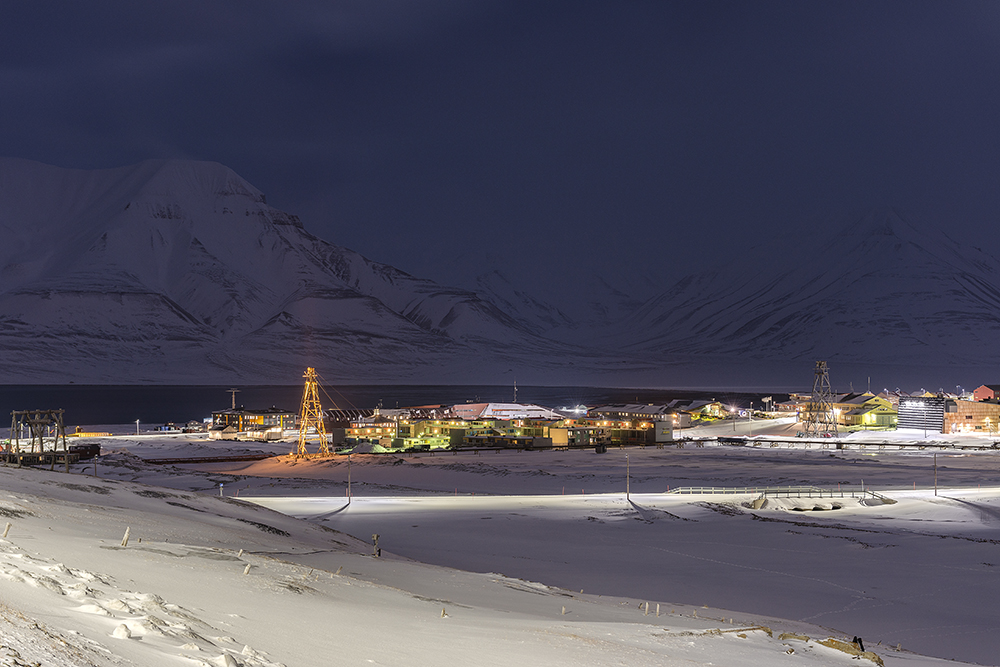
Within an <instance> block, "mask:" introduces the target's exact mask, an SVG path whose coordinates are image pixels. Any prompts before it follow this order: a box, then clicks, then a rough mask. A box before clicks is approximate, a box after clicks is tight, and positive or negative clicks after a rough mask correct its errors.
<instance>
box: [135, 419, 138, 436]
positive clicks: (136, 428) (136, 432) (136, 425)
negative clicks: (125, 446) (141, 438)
mask: <svg viewBox="0 0 1000 667" xmlns="http://www.w3.org/2000/svg"><path fill="white" fill-rule="evenodd" d="M135 434H136V435H139V420H138V419H136V420H135Z"/></svg>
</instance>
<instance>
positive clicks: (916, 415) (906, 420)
mask: <svg viewBox="0 0 1000 667" xmlns="http://www.w3.org/2000/svg"><path fill="white" fill-rule="evenodd" d="M946 400H948V399H946V398H944V397H943V396H900V397H899V421H898V427H899V428H907V429H917V430H922V431H927V432H931V433H941V432H942V431H943V430H944V411H945V401H946Z"/></svg>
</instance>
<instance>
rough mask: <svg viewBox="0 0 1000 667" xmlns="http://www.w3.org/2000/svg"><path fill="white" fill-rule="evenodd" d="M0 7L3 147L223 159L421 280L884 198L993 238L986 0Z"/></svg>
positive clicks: (698, 249) (710, 239) (743, 229)
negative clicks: (484, 262) (488, 263)
mask: <svg viewBox="0 0 1000 667" xmlns="http://www.w3.org/2000/svg"><path fill="white" fill-rule="evenodd" d="M0 7H2V10H0V11H2V16H0V19H2V20H0V89H2V91H3V95H2V96H0V117H2V118H3V119H4V122H3V123H2V124H0V146H2V147H3V148H2V152H3V153H6V154H9V155H14V156H18V157H26V158H31V159H37V160H41V161H44V162H50V163H54V164H59V165H65V166H78V167H103V166H116V165H120V164H125V163H130V162H135V161H138V160H141V159H145V158H149V157H189V158H196V159H206V160H215V161H219V162H223V163H225V164H227V165H229V166H231V167H232V168H234V169H235V170H236V171H237V172H239V173H241V174H243V175H244V176H245V177H247V178H248V179H249V180H251V181H252V182H253V183H254V184H255V185H257V186H258V187H260V188H262V189H263V190H265V191H266V192H267V193H268V195H269V200H270V201H271V202H273V203H275V204H276V205H278V206H279V207H282V208H285V209H287V210H291V211H293V212H297V213H300V214H301V215H302V216H303V218H304V219H305V221H306V224H307V225H308V226H309V227H310V228H311V229H313V230H314V231H316V232H317V233H318V234H319V235H321V236H323V237H324V238H327V239H328V240H331V241H333V242H336V243H341V244H343V245H347V246H349V247H352V248H354V249H357V250H359V251H361V252H363V253H365V254H367V255H369V256H371V257H373V258H376V259H380V260H383V261H387V262H390V263H393V264H395V265H397V266H400V267H401V268H404V269H406V270H410V271H413V272H416V273H421V274H428V275H431V276H432V277H439V278H443V279H449V278H450V277H451V275H450V273H449V272H453V271H457V270H458V269H460V268H461V267H462V266H463V262H462V261H458V260H457V259H455V258H456V257H457V256H468V255H473V256H479V255H480V253H482V255H483V256H485V254H486V253H489V254H490V257H492V258H494V260H493V261H498V260H497V259H496V258H500V259H499V261H504V263H505V264H507V265H511V266H519V267H520V269H519V270H523V267H524V266H525V265H527V266H536V267H538V266H544V267H547V268H548V269H549V270H550V271H551V276H549V277H550V278H551V279H553V280H558V279H559V276H563V277H567V276H568V277H570V278H572V277H573V276H575V275H576V273H577V272H579V271H580V270H581V267H583V266H595V265H602V266H603V268H604V269H605V270H614V269H615V268H616V267H620V268H627V269H628V270H633V269H635V270H639V269H641V270H643V271H652V272H653V273H654V274H669V273H670V272H671V271H675V270H676V271H680V270H686V269H689V268H692V267H695V266H698V265H700V264H702V263H704V262H705V261H708V258H707V257H706V255H705V253H704V252H703V251H704V250H705V248H707V247H708V246H709V245H710V244H719V243H725V240H726V239H744V240H745V239H746V238H748V237H749V236H752V235H755V234H762V233H772V232H775V231H780V230H787V231H789V232H791V233H801V232H802V221H803V220H807V219H813V218H814V217H815V216H816V215H817V214H828V213H832V214H838V213H844V212H847V211H852V210H855V209H865V208H868V207H872V206H885V205H892V206H896V207H900V208H902V209H905V210H910V211H913V212H914V214H916V215H919V216H923V217H926V218H928V219H931V220H938V221H941V224H948V225H952V224H955V222H956V221H960V222H961V224H963V225H965V226H966V228H968V229H969V230H971V231H973V232H974V233H976V234H981V235H983V236H984V238H987V239H990V240H993V241H996V240H1000V239H997V236H996V234H995V233H994V231H993V229H994V228H995V227H996V225H995V221H996V218H997V212H998V210H1000V189H998V188H997V185H996V184H997V182H998V178H1000V173H998V171H1000V161H998V159H997V157H998V148H1000V146H998V139H1000V137H998V131H1000V129H998V128H1000V124H998V122H997V120H998V112H1000V100H998V95H1000V93H998V91H997V88H996V86H995V82H996V81H997V80H1000V78H998V75H1000V58H998V53H1000V52H998V50H997V48H996V47H997V35H998V31H997V28H998V19H1000V16H998V15H1000V10H998V9H997V6H996V5H995V4H993V3H989V2H955V3H941V2H907V3H899V2H827V3H816V2H813V3H802V2H764V3H744V2H710V1H705V0H699V1H697V2H671V3H662V2H630V3H598V2H579V1H574V2H565V3H535V2H524V3H519V2H496V3H470V2H460V1H457V0H456V1H455V2H418V3H415V2H406V1H403V0H399V1H397V2H372V1H371V0H358V1H356V2H314V3H307V2H302V3H286V4H283V5H276V4H274V3H264V2H205V1H200V2H169V3H168V2H161V3H124V2H122V3H109V2H103V3H44V2H39V3H4V4H3V5H2V6H0ZM504 258H506V259H504ZM468 264H469V263H468V262H465V263H464V265H468ZM478 264H479V263H477V262H472V268H476V267H477V265H478ZM462 270H465V269H462ZM619 270H620V269H619ZM566 279H569V278H566Z"/></svg>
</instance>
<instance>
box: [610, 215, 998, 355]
mask: <svg viewBox="0 0 1000 667" xmlns="http://www.w3.org/2000/svg"><path fill="white" fill-rule="evenodd" d="M804 236H806V237H808V236H810V234H808V233H806V234H804ZM614 339H615V340H616V341H617V342H619V343H620V344H622V345H624V346H626V347H627V348H628V349H631V350H636V351H642V352H644V353H654V354H657V355H663V356H668V355H676V356H681V357H683V356H705V357H728V358H731V359H734V360H742V361H743V362H748V361H753V360H758V361H767V360H782V361H786V360H801V362H802V363H803V364H805V363H808V362H809V360H812V359H831V360H842V361H848V362H851V363H868V364H881V365H886V364H900V365H906V364H910V365H914V364H942V365H943V364H958V365H969V364H978V363H982V362H983V360H985V359H991V358H992V355H993V350H994V349H995V347H996V344H997V342H998V341H1000V262H998V261H997V260H996V259H995V258H993V257H992V256H990V255H988V254H987V253H985V252H983V251H981V250H979V249H976V248H968V247H963V246H960V245H959V244H957V243H956V242H955V241H953V240H952V239H951V238H949V237H948V236H947V235H945V234H944V233H942V232H940V231H939V230H935V229H932V228H927V227H923V226H919V225H915V224H913V223H910V222H908V221H906V220H904V219H903V218H901V217H900V216H899V215H898V214H896V213H895V212H892V211H889V212H880V213H872V214H869V215H867V216H865V217H864V218H862V219H860V220H858V221H856V222H855V223H853V224H851V225H848V226H847V227H846V228H845V229H843V230H837V231H835V232H833V233H830V234H829V235H828V238H827V239H826V240H825V242H824V241H821V242H816V241H813V240H810V241H807V242H806V243H803V244H802V245H801V246H798V245H796V239H790V240H787V241H786V242H784V243H777V244H772V245H768V246H764V247H758V248H755V249H751V250H749V251H747V252H745V253H742V256H741V257H740V258H738V259H736V260H734V261H730V262H729V263H727V264H725V265H723V266H721V267H720V268H718V269H715V270H712V271H707V272H704V273H700V274H696V275H692V276H688V277H687V278H685V279H683V280H681V281H679V282H678V283H677V284H676V285H674V286H673V287H672V288H671V289H669V290H667V291H665V292H664V293H662V294H661V295H659V296H658V297H656V298H655V299H652V300H650V301H649V302H647V303H646V304H645V305H644V306H643V307H642V308H641V309H640V310H639V311H638V312H637V313H636V314H635V315H634V316H633V317H631V318H630V319H629V320H628V322H627V323H626V326H625V332H624V333H618V334H617V336H615V337H614Z"/></svg>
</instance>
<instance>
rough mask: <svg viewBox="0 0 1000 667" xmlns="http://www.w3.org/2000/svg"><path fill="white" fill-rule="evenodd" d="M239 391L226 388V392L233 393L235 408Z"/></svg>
mask: <svg viewBox="0 0 1000 667" xmlns="http://www.w3.org/2000/svg"><path fill="white" fill-rule="evenodd" d="M239 391H240V390H239V389H227V390H226V392H227V393H229V394H232V395H233V410H235V409H236V394H237V393H238V392H239Z"/></svg>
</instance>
